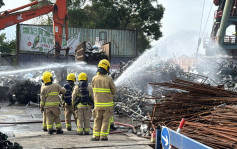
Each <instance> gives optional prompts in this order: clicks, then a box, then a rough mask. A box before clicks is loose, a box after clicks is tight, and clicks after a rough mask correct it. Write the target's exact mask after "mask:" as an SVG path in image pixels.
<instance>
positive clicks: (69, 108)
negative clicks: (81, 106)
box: [62, 73, 76, 131]
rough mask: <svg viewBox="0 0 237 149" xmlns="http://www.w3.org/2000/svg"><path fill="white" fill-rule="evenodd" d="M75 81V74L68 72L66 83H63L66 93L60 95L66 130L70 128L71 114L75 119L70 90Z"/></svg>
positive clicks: (71, 90)
mask: <svg viewBox="0 0 237 149" xmlns="http://www.w3.org/2000/svg"><path fill="white" fill-rule="evenodd" d="M75 81H76V77H75V74H73V73H70V74H68V76H67V83H66V84H65V85H64V88H65V89H66V93H65V94H64V95H63V96H62V102H63V110H64V114H65V123H66V128H67V130H68V131H71V130H72V126H71V116H72V115H73V116H74V119H75V121H76V115H75V111H74V108H73V105H72V92H73V89H74V87H75Z"/></svg>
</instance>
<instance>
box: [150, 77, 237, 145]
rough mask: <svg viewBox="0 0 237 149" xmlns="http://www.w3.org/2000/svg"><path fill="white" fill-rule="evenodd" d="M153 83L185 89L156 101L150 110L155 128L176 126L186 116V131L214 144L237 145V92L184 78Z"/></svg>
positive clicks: (174, 127) (187, 133)
mask: <svg viewBox="0 0 237 149" xmlns="http://www.w3.org/2000/svg"><path fill="white" fill-rule="evenodd" d="M150 84H152V85H159V86H160V87H168V88H174V89H178V90H181V91H180V92H179V93H172V94H171V95H170V96H166V97H163V98H162V99H160V101H159V103H156V104H153V110H152V112H151V113H150V114H148V117H149V118H150V119H149V122H150V123H151V125H152V127H153V129H155V128H156V127H158V126H167V127H169V128H171V129H174V130H176V129H177V128H178V125H179V122H180V120H181V119H182V118H185V119H186V123H185V126H184V128H183V129H182V133H183V134H184V135H186V136H188V137H190V138H193V139H195V140H197V141H199V142H201V143H204V144H206V145H208V146H210V147H213V148H221V149H227V148H228V149H229V148H233V149H234V148H237V127H236V126H237V106H235V105H236V104H237V93H236V92H233V91H229V90H225V89H223V88H219V87H215V86H210V85H207V84H203V83H196V82H191V81H187V80H182V79H174V80H173V81H172V82H165V83H150ZM163 89H164V88H163ZM153 98H156V97H153Z"/></svg>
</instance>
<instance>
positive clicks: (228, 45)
mask: <svg viewBox="0 0 237 149" xmlns="http://www.w3.org/2000/svg"><path fill="white" fill-rule="evenodd" d="M213 3H214V4H215V5H216V6H218V9H217V11H216V12H215V18H214V24H213V27H212V32H211V36H210V38H208V39H204V48H205V49H206V55H215V54H216V52H221V53H222V54H224V55H229V56H233V57H236V56H237V38H236V37H237V34H236V32H237V0H213ZM230 26H232V27H233V28H234V31H233V34H232V35H227V33H226V29H227V28H228V27H230Z"/></svg>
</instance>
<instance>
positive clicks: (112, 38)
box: [17, 24, 137, 64]
mask: <svg viewBox="0 0 237 149" xmlns="http://www.w3.org/2000/svg"><path fill="white" fill-rule="evenodd" d="M17 29H18V30H19V31H17V32H18V34H19V35H17V37H18V38H19V41H20V42H19V45H18V47H19V49H18V50H19V53H22V51H24V52H26V51H31V52H36V53H37V52H38V53H40V52H44V53H45V52H48V51H49V50H48V51H47V48H49V49H50V48H52V46H51V45H47V43H50V44H51V42H52V38H49V36H50V37H51V36H52V33H53V27H52V26H45V25H27V24H20V25H19V27H17ZM68 32H69V38H70V37H71V39H72V38H73V37H74V38H77V40H79V42H80V43H81V42H83V41H88V42H90V43H91V45H94V44H95V41H96V38H98V37H99V41H100V42H101V44H104V43H107V42H110V43H111V53H110V55H111V58H110V60H111V62H112V63H113V64H118V63H119V62H120V60H122V61H128V60H130V59H132V58H134V57H136V56H137V31H135V30H112V29H90V28H69V29H68ZM38 33H40V34H41V35H42V37H41V36H39V35H38ZM64 33H65V29H64ZM32 36H37V37H35V39H32ZM41 38H42V39H41ZM27 40H32V41H31V42H29V41H27ZM40 40H42V41H43V42H45V43H46V44H42V46H44V48H46V50H45V49H43V48H42V47H41V49H40V51H39V50H38V51H37V50H35V51H34V50H32V49H31V50H27V46H30V47H37V46H39V45H37V42H39V41H40ZM63 43H65V41H63ZM23 44H24V45H25V46H23ZM74 50H75V49H74ZM74 50H71V54H72V53H74V52H75V51H74Z"/></svg>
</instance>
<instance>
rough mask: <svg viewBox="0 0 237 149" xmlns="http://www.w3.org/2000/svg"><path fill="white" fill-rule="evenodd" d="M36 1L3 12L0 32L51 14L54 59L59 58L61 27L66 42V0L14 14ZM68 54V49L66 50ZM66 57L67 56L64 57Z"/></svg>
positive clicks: (34, 3) (0, 17)
mask: <svg viewBox="0 0 237 149" xmlns="http://www.w3.org/2000/svg"><path fill="white" fill-rule="evenodd" d="M37 3H38V1H34V2H32V3H30V4H27V5H24V6H21V7H18V8H16V9H13V10H10V11H5V12H4V13H3V14H1V15H0V30H1V29H4V28H6V27H8V26H11V25H15V24H17V23H21V22H24V21H27V20H30V19H32V18H35V17H38V16H41V15H44V14H47V13H50V12H53V34H54V45H55V47H54V48H55V58H56V59H59V58H60V51H61V50H62V48H61V46H62V38H63V27H64V25H65V33H66V40H68V25H67V7H66V0H57V1H56V3H55V4H54V5H53V4H48V5H44V6H42V7H37V8H32V9H29V10H26V11H21V12H15V11H18V10H20V9H23V8H26V7H29V6H32V5H36V4H37ZM66 50H67V51H66V53H68V50H69V48H67V49H66ZM66 56H67V55H66Z"/></svg>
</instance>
